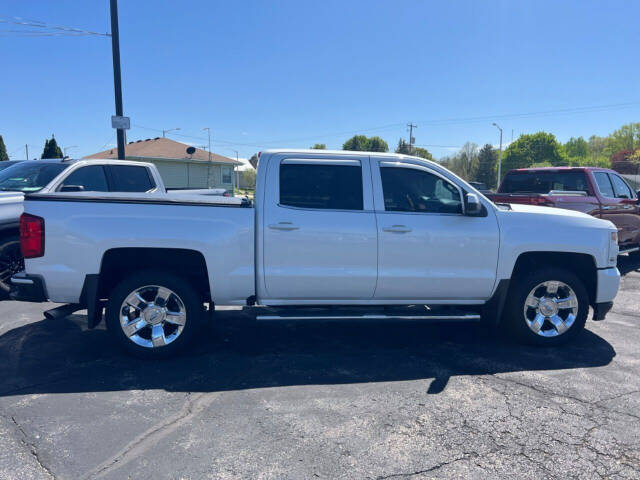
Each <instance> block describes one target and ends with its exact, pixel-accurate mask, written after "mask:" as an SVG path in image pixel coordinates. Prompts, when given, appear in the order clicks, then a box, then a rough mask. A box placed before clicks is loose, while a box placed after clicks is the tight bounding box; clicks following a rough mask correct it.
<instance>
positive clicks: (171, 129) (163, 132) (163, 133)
mask: <svg viewBox="0 0 640 480" xmlns="http://www.w3.org/2000/svg"><path fill="white" fill-rule="evenodd" d="M176 130H180V127H178V128H170V129H169V130H162V138H165V135H166V134H167V133H169V132H175V131H176Z"/></svg>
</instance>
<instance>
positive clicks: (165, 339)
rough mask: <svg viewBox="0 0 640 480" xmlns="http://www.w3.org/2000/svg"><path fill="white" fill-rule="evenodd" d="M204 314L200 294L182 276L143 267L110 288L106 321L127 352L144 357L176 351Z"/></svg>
mask: <svg viewBox="0 0 640 480" xmlns="http://www.w3.org/2000/svg"><path fill="white" fill-rule="evenodd" d="M204 318H205V310H204V306H203V302H202V298H201V297H200V295H198V293H197V291H196V289H195V288H194V287H193V286H192V284H191V283H190V282H189V281H188V280H187V279H186V278H182V277H179V276H177V275H174V274H172V273H169V272H162V271H145V272H140V273H136V274H133V275H131V276H129V277H127V278H125V279H124V280H122V281H121V282H120V283H119V284H118V285H117V286H116V287H115V288H114V289H113V290H112V292H111V294H110V296H109V302H108V303H107V311H106V323H107V329H108V330H109V332H110V334H111V336H112V338H113V339H114V340H115V341H116V343H117V344H118V345H119V346H120V347H121V348H123V349H124V350H126V351H127V352H129V353H132V354H134V355H137V356H142V357H147V358H159V357H167V356H171V355H174V354H177V353H178V352H179V351H180V350H182V349H184V348H185V346H187V345H188V344H189V343H191V342H192V341H193V340H194V339H195V338H196V334H197V332H198V330H199V329H200V327H201V326H202V324H203V322H204Z"/></svg>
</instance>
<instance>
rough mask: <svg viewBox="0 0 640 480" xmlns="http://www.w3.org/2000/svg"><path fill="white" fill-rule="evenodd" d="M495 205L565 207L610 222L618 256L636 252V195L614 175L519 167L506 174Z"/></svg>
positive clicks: (639, 221) (639, 210) (639, 229)
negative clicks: (615, 229) (618, 251)
mask: <svg viewBox="0 0 640 480" xmlns="http://www.w3.org/2000/svg"><path fill="white" fill-rule="evenodd" d="M487 196H488V197H489V198H490V199H491V200H493V201H494V202H498V203H510V204H514V203H518V204H526V205H542V206H547V207H557V208H566V209H569V210H577V211H580V212H584V213H588V214H589V215H593V216H594V217H598V218H602V219H605V220H610V221H611V222H613V224H614V225H616V227H617V228H618V241H619V242H620V243H619V246H620V253H625V252H627V253H634V254H637V253H638V251H639V250H640V203H639V200H638V197H640V194H639V193H638V192H634V191H633V189H632V188H631V187H630V186H629V184H628V183H627V182H626V181H625V179H624V178H623V177H622V176H621V175H620V174H618V173H617V172H615V171H613V170H610V169H607V168H598V167H544V168H520V169H517V170H511V171H510V172H508V173H507V174H506V175H505V177H504V179H503V180H502V183H501V184H500V188H498V190H497V191H496V193H495V194H488V195H487Z"/></svg>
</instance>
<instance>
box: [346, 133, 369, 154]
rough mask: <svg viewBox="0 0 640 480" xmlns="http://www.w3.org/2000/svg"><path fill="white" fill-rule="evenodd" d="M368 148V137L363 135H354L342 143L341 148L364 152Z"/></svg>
mask: <svg viewBox="0 0 640 480" xmlns="http://www.w3.org/2000/svg"><path fill="white" fill-rule="evenodd" d="M368 148H369V139H368V138H367V137H365V136H364V135H354V136H353V137H351V138H350V139H349V140H347V141H346V142H344V145H342V149H343V150H357V151H361V152H366V151H367V150H368Z"/></svg>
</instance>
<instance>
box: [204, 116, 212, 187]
mask: <svg viewBox="0 0 640 480" xmlns="http://www.w3.org/2000/svg"><path fill="white" fill-rule="evenodd" d="M202 130H206V131H207V137H208V138H209V164H208V165H207V188H211V183H210V181H211V129H210V128H209V127H204V128H203V129H202Z"/></svg>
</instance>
